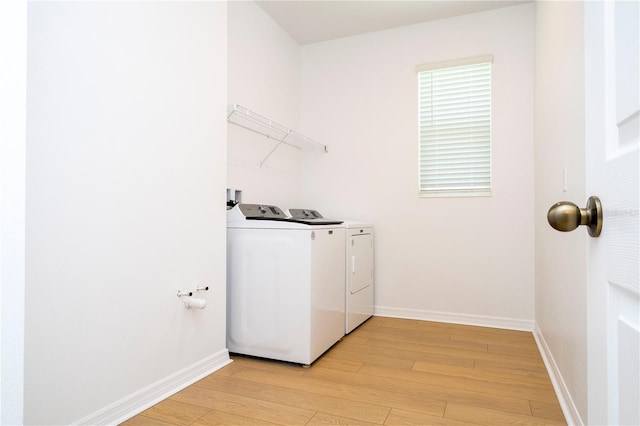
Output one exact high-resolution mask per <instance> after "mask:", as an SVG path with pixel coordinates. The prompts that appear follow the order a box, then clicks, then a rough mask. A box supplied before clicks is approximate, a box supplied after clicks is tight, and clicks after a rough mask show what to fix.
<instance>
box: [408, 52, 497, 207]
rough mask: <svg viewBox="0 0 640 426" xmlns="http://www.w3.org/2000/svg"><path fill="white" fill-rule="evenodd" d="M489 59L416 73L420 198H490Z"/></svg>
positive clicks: (445, 64) (422, 67) (439, 65)
mask: <svg viewBox="0 0 640 426" xmlns="http://www.w3.org/2000/svg"><path fill="white" fill-rule="evenodd" d="M492 62H493V59H492V57H491V56H483V57H479V58H469V59H462V60H459V61H449V62H443V63H437V64H426V65H419V66H418V67H416V71H417V73H418V86H419V120H420V170H419V175H420V186H419V189H420V195H423V196H430V195H431V196H473V195H491V63H492Z"/></svg>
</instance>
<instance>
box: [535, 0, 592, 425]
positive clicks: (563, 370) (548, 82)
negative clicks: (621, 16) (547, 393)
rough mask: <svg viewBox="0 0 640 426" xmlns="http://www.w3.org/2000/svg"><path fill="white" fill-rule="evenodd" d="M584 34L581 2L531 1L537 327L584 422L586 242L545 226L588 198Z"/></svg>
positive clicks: (578, 233) (583, 236)
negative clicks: (560, 205)
mask: <svg viewBox="0 0 640 426" xmlns="http://www.w3.org/2000/svg"><path fill="white" fill-rule="evenodd" d="M583 31H584V27H583V5H582V3H581V2H546V1H545V2H536V92H535V102H536V106H535V147H536V150H535V163H536V182H535V183H536V197H535V198H536V203H535V213H536V215H535V217H536V253H535V255H536V323H537V326H538V328H539V333H541V335H542V338H543V340H544V341H545V342H546V345H547V346H548V349H549V351H550V353H551V356H552V358H553V360H554V361H555V364H556V365H557V369H558V372H559V373H560V375H561V380H563V381H564V385H565V386H566V388H567V390H568V392H569V397H570V399H572V400H573V404H575V408H573V407H570V406H569V407H568V408H569V409H570V411H568V412H571V411H573V410H575V409H577V410H578V412H579V416H580V417H581V418H582V419H583V420H586V419H587V417H586V414H587V344H586V322H587V318H586V298H587V294H586V292H587V286H586V283H587V279H586V255H587V246H586V243H587V239H588V236H587V233H586V231H584V230H581V231H575V232H569V233H561V232H557V231H555V230H553V229H552V228H551V227H550V226H549V225H548V223H547V220H546V213H547V210H548V209H549V207H551V206H552V205H553V204H554V203H556V202H558V201H562V200H568V201H573V202H575V203H577V204H580V205H584V203H586V199H587V196H586V193H585V131H584V128H585V121H584V120H585V119H584V114H585V112H584V111H585V105H584V90H585V88H584V49H583V45H584V34H583ZM565 166H566V168H567V191H564V190H563V180H564V179H563V171H564V167H565ZM561 396H562V395H561ZM569 404H571V402H570V401H569Z"/></svg>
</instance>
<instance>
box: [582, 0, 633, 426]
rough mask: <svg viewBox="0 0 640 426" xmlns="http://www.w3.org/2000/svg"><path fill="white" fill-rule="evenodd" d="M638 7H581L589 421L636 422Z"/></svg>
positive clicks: (622, 4)
mask: <svg viewBox="0 0 640 426" xmlns="http://www.w3.org/2000/svg"><path fill="white" fill-rule="evenodd" d="M639 34H640V2H637V1H612V2H608V1H607V2H585V105H586V136H587V187H588V188H587V189H588V192H589V195H598V196H600V199H601V200H602V204H603V207H604V226H603V229H602V234H601V238H599V239H592V240H591V241H590V242H589V252H588V260H589V265H590V266H589V271H588V272H589V283H588V285H589V290H588V300H587V314H588V318H587V330H588V351H589V356H588V369H589V379H588V390H589V394H588V402H589V413H588V416H589V417H588V423H589V424H609V425H638V424H640V370H639V367H638V366H639V365H640V278H639V277H640V174H639V170H640V149H639V147H640V83H639V79H640V78H639V77H640V43H639V41H638V40H639V38H640V36H639Z"/></svg>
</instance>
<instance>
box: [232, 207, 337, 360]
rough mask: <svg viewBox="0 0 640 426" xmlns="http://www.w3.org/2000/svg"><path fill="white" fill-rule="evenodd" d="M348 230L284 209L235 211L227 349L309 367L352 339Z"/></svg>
mask: <svg viewBox="0 0 640 426" xmlns="http://www.w3.org/2000/svg"><path fill="white" fill-rule="evenodd" d="M344 239H345V229H344V226H343V225H342V222H341V221H333V220H329V219H324V220H322V221H318V220H314V221H308V220H298V219H293V218H289V217H287V215H286V214H285V213H284V212H283V211H282V210H281V209H279V208H278V207H276V206H268V205H257V204H238V205H236V206H234V207H233V208H232V209H230V210H229V211H227V347H228V349H229V351H230V352H235V353H240V354H245V355H252V356H258V357H264V358H271V359H277V360H281V361H290V362H295V363H300V364H303V365H309V364H311V363H312V362H313V361H314V360H316V359H317V358H318V357H319V356H320V355H322V354H323V353H324V352H325V351H326V350H327V349H329V348H330V347H331V346H332V345H333V344H334V343H336V342H337V341H338V340H340V339H341V338H342V337H343V336H344V334H345V333H344V321H345V311H344V310H345V293H344V276H345V264H344V256H345V246H344Z"/></svg>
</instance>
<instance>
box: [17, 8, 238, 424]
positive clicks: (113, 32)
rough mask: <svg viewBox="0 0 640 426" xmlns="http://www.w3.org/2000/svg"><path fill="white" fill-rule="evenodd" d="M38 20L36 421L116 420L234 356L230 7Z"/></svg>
mask: <svg viewBox="0 0 640 426" xmlns="http://www.w3.org/2000/svg"><path fill="white" fill-rule="evenodd" d="M28 19H29V21H28V42H29V48H28V99H27V108H28V112H27V160H26V163H27V182H26V187H27V199H26V205H27V207H26V270H27V275H26V306H25V309H26V315H25V316H26V325H25V417H24V418H25V422H26V423H27V424H69V423H71V422H81V423H82V422H86V423H117V419H115V418H113V417H114V416H117V415H118V413H120V414H123V415H124V414H126V409H127V407H129V410H132V409H135V408H136V406H137V405H138V406H139V404H141V403H143V402H145V399H144V397H145V395H146V394H145V393H149V395H146V396H147V397H148V398H152V397H160V396H161V395H160V394H157V395H155V396H154V395H151V394H152V393H153V392H152V390H153V389H150V388H154V387H156V388H158V389H160V388H161V389H160V390H159V391H158V392H160V391H166V392H170V391H171V390H174V391H175V390H176V388H178V387H180V386H182V385H184V384H185V383H184V381H185V380H187V376H188V374H187V373H185V370H188V373H192V374H196V373H197V372H200V373H202V372H204V371H211V370H212V369H215V368H218V367H219V366H220V365H221V364H222V363H224V362H226V360H227V359H228V354H227V352H226V349H225V347H226V345H225V209H224V207H223V204H224V199H225V195H224V187H225V181H226V164H225V160H224V159H225V158H226V148H225V143H224V141H225V140H226V123H225V118H224V117H225V109H226V105H225V104H226V72H227V66H226V51H227V48H226V34H227V28H226V3H224V2H206V3H205V2H193V3H186V2H139V3H131V2H89V3H84V2H32V3H30V4H29V16H28ZM196 284H207V285H209V286H210V287H211V290H210V291H209V292H208V293H206V294H205V295H204V296H203V297H204V298H206V299H207V303H208V306H207V308H206V309H205V310H203V311H194V310H192V311H188V310H187V309H185V308H184V306H183V305H182V303H181V302H180V301H179V300H178V298H177V297H176V292H177V290H178V289H182V290H193V289H194V288H195V286H196ZM198 369H199V370H198ZM196 370H197V371H196ZM168 378H170V379H171V380H169V381H167V380H168ZM164 396H167V395H164ZM147 402H148V401H147ZM127 404H130V405H127ZM109 415H111V417H109Z"/></svg>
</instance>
